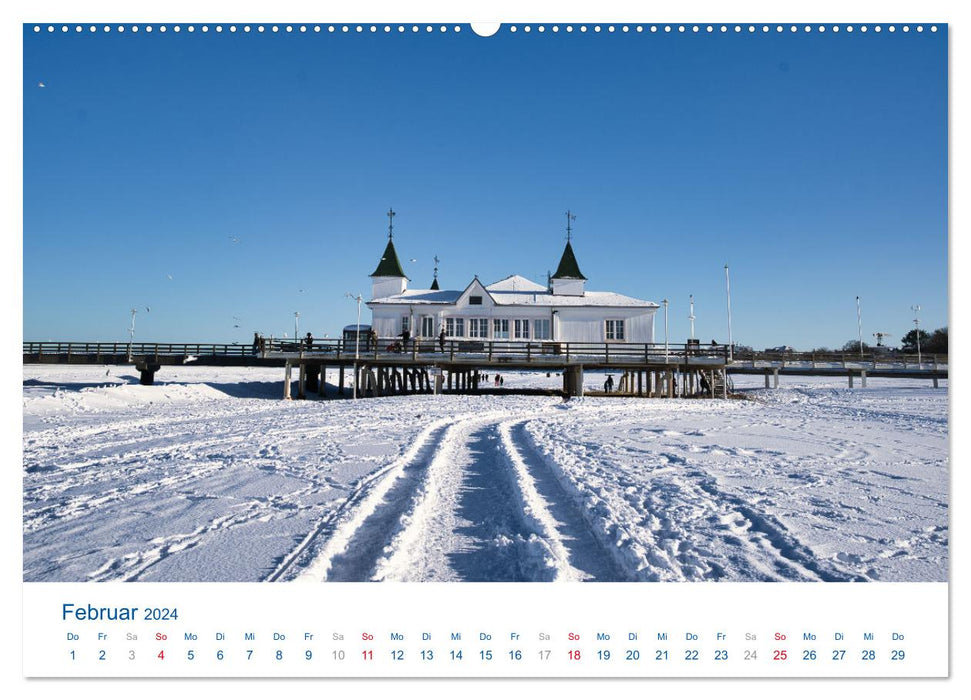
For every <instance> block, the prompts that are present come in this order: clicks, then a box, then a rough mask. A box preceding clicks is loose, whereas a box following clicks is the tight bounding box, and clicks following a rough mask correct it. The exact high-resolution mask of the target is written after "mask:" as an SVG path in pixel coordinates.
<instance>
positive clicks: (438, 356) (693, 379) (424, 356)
mask: <svg viewBox="0 0 971 700" xmlns="http://www.w3.org/2000/svg"><path fill="white" fill-rule="evenodd" d="M23 349H24V353H23V358H24V360H23V361H24V364H36V363H60V364H119V365H134V366H135V368H136V369H137V370H139V372H140V373H141V381H142V383H143V384H151V383H152V382H153V381H154V376H155V373H156V372H157V371H159V369H161V367H163V366H165V365H182V364H197V365H238V366H254V365H255V366H260V365H262V366H282V367H283V368H284V397H285V398H291V396H290V394H291V389H290V384H291V382H292V379H293V372H294V369H296V372H297V377H298V378H297V387H298V388H297V398H302V397H305V396H306V395H307V393H308V392H316V393H322V391H323V381H322V377H324V376H326V375H325V372H326V370H327V368H328V367H331V368H334V367H336V368H337V369H338V373H339V374H338V376H339V381H338V394H339V395H346V394H347V393H348V392H349V391H350V393H352V394H355V393H356V392H357V391H360V392H361V395H363V396H385V395H389V394H403V393H478V392H480V391H482V390H484V389H485V387H484V386H480V384H481V382H480V376H481V375H482V374H483V373H485V372H488V373H490V374H492V373H494V372H503V371H510V370H526V371H540V372H548V373H549V372H556V373H558V374H560V375H562V377H563V388H562V392H561V393H562V394H563V395H566V396H582V395H583V378H584V372H585V371H603V370H607V371H611V372H616V373H618V374H619V375H620V381H619V382H618V384H617V386H616V391H614V392H612V393H615V394H617V395H626V396H644V397H654V398H663V397H682V396H696V397H708V398H724V397H726V396H727V385H728V382H727V380H726V374H725V373H726V365H727V358H728V347H727V346H725V345H710V346H709V345H705V346H698V345H696V344H668V345H664V344H659V343H646V344H643V343H566V342H557V341H547V340H536V341H492V340H481V341H479V340H475V339H462V340H457V339H449V340H446V341H444V342H439V341H437V340H427V339H414V340H411V341H410V342H409V343H407V345H404V346H403V345H402V344H401V342H400V341H399V339H397V338H383V339H378V340H377V342H371V341H370V339H368V340H367V342H365V340H364V339H362V340H361V342H360V344H356V343H354V342H353V341H351V342H348V341H344V340H322V341H321V340H317V341H314V342H313V343H312V344H310V345H307V344H306V343H303V342H300V343H297V342H294V341H287V340H284V341H280V340H276V339H266V341H265V342H264V343H262V344H261V345H259V346H256V347H254V346H243V345H226V344H214V343H196V344H193V343H133V344H128V343H75V342H72V343H54V342H50V343H24V344H23ZM347 380H353V381H351V382H348V381H347ZM348 383H350V387H348V386H347V384H348Z"/></svg>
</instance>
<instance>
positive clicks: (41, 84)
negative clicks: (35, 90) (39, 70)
mask: <svg viewBox="0 0 971 700" xmlns="http://www.w3.org/2000/svg"><path fill="white" fill-rule="evenodd" d="M37 87H47V86H46V85H44V83H43V82H40V83H37Z"/></svg>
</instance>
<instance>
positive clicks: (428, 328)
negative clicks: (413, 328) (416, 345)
mask: <svg viewBox="0 0 971 700" xmlns="http://www.w3.org/2000/svg"><path fill="white" fill-rule="evenodd" d="M434 335H435V319H434V318H432V317H431V316H422V317H421V337H422V338H431V337H432V336H434Z"/></svg>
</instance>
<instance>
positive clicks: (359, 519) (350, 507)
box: [266, 419, 456, 581]
mask: <svg viewBox="0 0 971 700" xmlns="http://www.w3.org/2000/svg"><path fill="white" fill-rule="evenodd" d="M455 422H456V419H444V420H440V421H436V422H435V423H432V424H431V425H429V426H428V427H427V428H425V429H424V430H422V431H421V432H420V433H419V434H418V436H417V438H416V439H415V441H414V442H413V443H412V444H411V446H410V447H409V448H408V449H407V450H406V451H405V452H404V454H402V456H401V457H399V458H398V459H397V460H395V461H394V462H392V463H391V464H390V465H388V466H387V467H385V468H384V469H381V470H379V471H377V472H375V473H373V474H370V475H368V476H366V477H364V478H363V479H362V480H361V481H360V482H359V483H358V485H357V487H356V488H355V489H354V491H353V492H352V493H351V494H350V495H349V496H348V497H347V499H346V500H344V501H343V503H341V505H340V506H338V508H337V509H336V510H334V511H332V512H331V514H330V515H329V516H328V517H327V518H325V519H324V520H322V521H321V523H320V524H319V525H318V526H317V527H316V528H314V529H313V530H312V531H311V532H310V533H309V534H308V535H307V536H306V537H305V538H304V539H303V540H302V541H301V543H300V544H299V545H298V546H297V548H296V549H294V551H293V552H291V553H290V555H289V556H287V557H286V558H285V559H284V560H283V561H282V562H281V563H280V565H279V566H278V567H277V568H276V570H275V571H273V572H272V573H271V574H270V575H269V576H268V577H267V578H266V580H267V581H280V580H287V579H290V578H297V579H300V580H305V579H306V580H316V581H323V580H331V578H332V577H331V569H332V567H333V566H334V562H335V560H337V561H338V563H339V565H340V566H341V567H342V570H343V571H344V572H345V573H347V572H349V571H352V570H353V571H354V572H356V574H357V575H360V574H361V571H362V569H363V568H365V567H366V563H365V562H366V558H367V554H368V553H370V551H371V549H372V548H373V547H375V546H377V545H378V544H380V543H381V531H382V529H381V527H379V526H376V525H374V524H372V523H373V522H378V523H381V524H382V525H385V524H387V521H390V520H391V519H393V518H394V515H395V513H394V509H396V508H397V507H399V504H402V502H404V503H407V492H408V491H409V490H414V489H416V488H418V484H417V483H416V480H418V479H420V478H421V473H422V471H423V470H424V468H425V467H426V466H427V463H428V460H429V459H430V454H432V453H433V452H434V451H435V449H436V447H437V444H438V442H439V440H440V439H441V437H442V435H443V434H444V433H445V432H446V431H447V430H448V429H449V428H450V427H451V426H452V425H454V424H455ZM385 506H386V507H385ZM398 515H399V516H400V513H399V514H398ZM372 516H373V517H372ZM352 543H353V544H354V545H355V547H353V548H352V547H351V545H352ZM358 545H360V547H361V548H363V549H364V551H363V552H362V550H361V549H359V548H358ZM348 550H352V553H353V554H355V555H356V556H357V561H354V560H353V559H352V558H351V557H349V556H347V555H345V554H344V553H345V552H348ZM342 556H344V559H343V560H341V557H342ZM294 572H299V573H294ZM349 580H358V581H360V580H366V578H354V579H349Z"/></svg>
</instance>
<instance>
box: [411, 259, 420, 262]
mask: <svg viewBox="0 0 971 700" xmlns="http://www.w3.org/2000/svg"><path fill="white" fill-rule="evenodd" d="M409 262H418V261H417V260H415V259H414V258H412V259H411V260H409Z"/></svg>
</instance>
